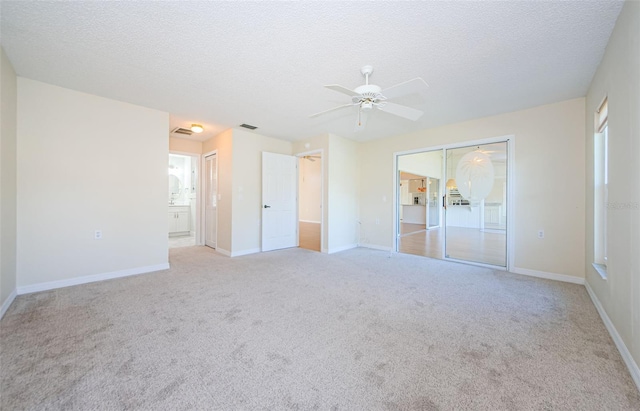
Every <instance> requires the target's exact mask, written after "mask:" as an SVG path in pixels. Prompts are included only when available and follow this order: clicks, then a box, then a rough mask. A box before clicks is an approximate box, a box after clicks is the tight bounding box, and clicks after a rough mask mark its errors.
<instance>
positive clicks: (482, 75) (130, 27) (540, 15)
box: [1, 0, 622, 141]
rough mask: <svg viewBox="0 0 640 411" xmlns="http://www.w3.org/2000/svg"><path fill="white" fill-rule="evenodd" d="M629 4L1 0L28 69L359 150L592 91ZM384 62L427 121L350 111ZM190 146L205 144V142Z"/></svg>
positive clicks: (181, 121)
mask: <svg viewBox="0 0 640 411" xmlns="http://www.w3.org/2000/svg"><path fill="white" fill-rule="evenodd" d="M621 8H622V2H620V1H610V0H609V1H511V2H507V1H500V2H497V1H496V2H485V1H477V2H467V1H465V2H456V1H446V2H445V1H438V2H435V1H434V2H320V1H319V2H267V1H263V2H213V1H206V2H182V1H181V2H142V1H135V2H134V1H124V2H111V1H87V2H36V1H6V0H3V1H2V2H1V42H2V46H3V47H4V49H5V51H6V53H7V55H8V56H9V59H10V60H11V62H12V63H13V65H14V67H15V69H16V72H17V73H18V75H20V76H23V77H28V78H31V79H35V80H40V81H43V82H46V83H50V84H55V85H59V86H62V87H67V88H70V89H74V90H79V91H83V92H87V93H91V94H97V95H100V96H104V97H109V98H112V99H116V100H121V101H126V102H130V103H134V104H139V105H142V106H146V107H151V108H155V109H159V110H163V111H167V112H169V113H171V123H172V126H183V127H188V126H189V125H190V124H191V123H192V122H195V123H201V124H203V125H204V126H205V128H206V131H205V133H203V134H201V135H199V136H197V137H198V138H199V139H207V138H210V137H211V136H213V135H215V134H217V133H219V132H221V131H223V130H225V129H227V128H230V127H236V126H238V125H239V124H241V123H248V124H252V125H255V126H258V127H259V128H258V130H256V132H259V133H260V134H264V135H267V136H272V137H277V138H283V139H287V140H292V141H294V140H297V139H302V138H306V137H311V136H315V135H319V134H322V133H327V132H330V133H335V134H338V135H340V136H343V137H346V138H351V139H353V140H356V141H364V140H369V139H374V138H381V137H385V136H390V135H396V134H400V133H406V132H410V131H414V130H420V129H425V128H429V127H434V126H438V125H443V124H448V123H452V122H458V121H463V120H468V119H472V118H477V117H482V116H487V115H492V114H498V113H503V112H509V111H515V110H519V109H524V108H528V107H533V106H537V105H540V104H546V103H551V102H556V101H561V100H565V99H570V98H575V97H580V96H584V95H585V94H586V91H587V88H588V86H589V84H590V82H591V78H592V77H593V74H594V72H595V70H596V68H597V65H598V64H599V62H600V60H601V58H602V55H603V53H604V48H605V46H606V44H607V41H608V39H609V35H610V34H611V31H612V29H613V26H614V24H615V20H616V18H617V16H618V14H619V12H620V9H621ZM365 64H370V65H373V67H374V73H373V75H372V76H371V83H373V84H377V85H379V86H381V87H382V88H383V89H384V88H386V87H389V86H391V85H394V84H397V83H400V82H403V81H406V80H409V79H412V78H415V77H422V78H423V79H424V80H425V81H426V82H427V83H428V84H429V91H428V93H427V95H426V96H425V97H424V98H418V97H408V98H405V99H404V100H402V99H401V100H396V101H395V102H397V103H404V104H407V105H412V106H413V107H416V108H419V109H421V110H423V111H424V112H425V115H424V116H423V117H422V118H421V119H420V120H418V121H417V122H412V121H409V120H404V119H401V118H397V117H395V116H392V115H390V114H388V113H384V112H379V111H375V112H373V113H372V115H370V116H369V120H368V123H367V127H366V129H365V130H364V131H362V132H358V133H356V132H354V125H355V114H356V113H355V112H354V111H353V110H352V109H351V108H347V109H344V110H342V111H338V112H334V113H330V114H327V115H323V116H320V117H317V118H313V119H311V118H309V115H311V114H313V113H316V112H319V111H322V110H326V109H329V108H331V107H334V106H337V105H339V104H345V103H348V102H349V97H348V96H346V95H342V94H339V93H337V92H335V91H331V90H327V89H325V88H324V87H323V85H325V84H341V85H343V86H346V87H348V88H355V87H356V86H358V85H360V84H362V83H363V82H364V81H363V80H364V79H363V78H362V76H361V74H360V67H362V66H363V65H365ZM194 137H195V135H194Z"/></svg>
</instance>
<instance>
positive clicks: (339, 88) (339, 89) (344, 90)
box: [325, 84, 358, 96]
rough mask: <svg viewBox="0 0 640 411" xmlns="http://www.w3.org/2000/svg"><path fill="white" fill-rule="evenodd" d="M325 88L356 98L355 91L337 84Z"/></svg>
mask: <svg viewBox="0 0 640 411" xmlns="http://www.w3.org/2000/svg"><path fill="white" fill-rule="evenodd" d="M325 87H326V88H328V89H331V90H334V91H337V92H338V93H342V94H346V95H347V96H357V95H358V93H356V92H355V91H353V90H349V89H348V88H346V87H343V86H341V85H339V84H329V85H328V86H325Z"/></svg>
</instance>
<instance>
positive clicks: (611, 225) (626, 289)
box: [585, 1, 640, 370]
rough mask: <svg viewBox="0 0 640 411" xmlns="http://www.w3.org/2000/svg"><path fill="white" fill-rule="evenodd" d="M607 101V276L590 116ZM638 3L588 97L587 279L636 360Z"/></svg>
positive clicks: (623, 16)
mask: <svg viewBox="0 0 640 411" xmlns="http://www.w3.org/2000/svg"><path fill="white" fill-rule="evenodd" d="M605 96H608V101H609V123H608V124H609V207H608V210H607V218H608V232H609V236H608V238H607V242H608V262H607V279H606V280H603V279H602V278H601V277H600V275H599V274H598V273H597V272H596V271H595V270H594V269H593V267H592V266H591V263H593V260H594V252H593V249H594V247H593V244H594V238H593V231H594V228H593V195H594V192H593V156H594V153H593V145H594V138H593V137H594V114H595V111H596V109H597V108H598V106H599V104H600V102H601V101H602V99H603V98H604V97H605ZM639 113H640V3H638V2H637V1H627V2H626V3H625V5H624V7H623V9H622V11H621V13H620V16H619V18H618V21H617V23H616V26H615V28H614V31H613V34H612V35H611V38H610V39H609V44H608V46H607V49H606V52H605V55H604V58H603V60H602V62H601V63H600V66H599V68H598V70H597V72H596V74H595V76H594V78H593V81H592V83H591V87H590V88H589V92H588V94H587V99H586V119H585V124H586V147H587V152H586V170H587V179H586V187H587V189H586V204H587V213H586V227H587V228H586V257H585V258H586V260H585V264H586V280H587V283H588V284H589V286H590V287H591V289H592V290H593V292H594V293H595V295H596V296H597V298H598V300H599V301H600V303H601V304H602V307H603V308H604V310H605V311H606V313H607V316H608V317H609V318H610V319H611V322H612V323H613V325H614V326H615V328H616V330H617V332H618V333H619V334H620V337H621V338H622V340H623V341H624V344H625V345H626V346H627V348H628V350H629V351H630V353H631V355H632V356H633V358H634V360H635V363H636V370H637V364H640V253H639V252H638V250H640V206H639V204H640V161H638V159H639V158H640V114H639Z"/></svg>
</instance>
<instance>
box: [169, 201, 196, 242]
mask: <svg viewBox="0 0 640 411" xmlns="http://www.w3.org/2000/svg"><path fill="white" fill-rule="evenodd" d="M168 221H169V235H172V236H175V235H187V234H189V230H190V228H191V221H190V217H189V206H169V220H168Z"/></svg>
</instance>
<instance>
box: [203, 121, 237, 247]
mask: <svg viewBox="0 0 640 411" xmlns="http://www.w3.org/2000/svg"><path fill="white" fill-rule="evenodd" d="M212 151H217V154H216V156H217V159H216V162H217V166H218V221H217V240H216V248H217V249H218V251H220V252H222V253H224V254H227V255H229V254H230V253H231V228H232V227H231V211H232V203H231V201H232V190H231V187H232V178H233V130H232V129H229V130H226V131H223V132H222V133H220V134H218V135H217V136H215V137H213V138H211V139H209V140H207V141H205V142H203V143H202V154H203V155H206V154H208V153H211V152H212Z"/></svg>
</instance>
